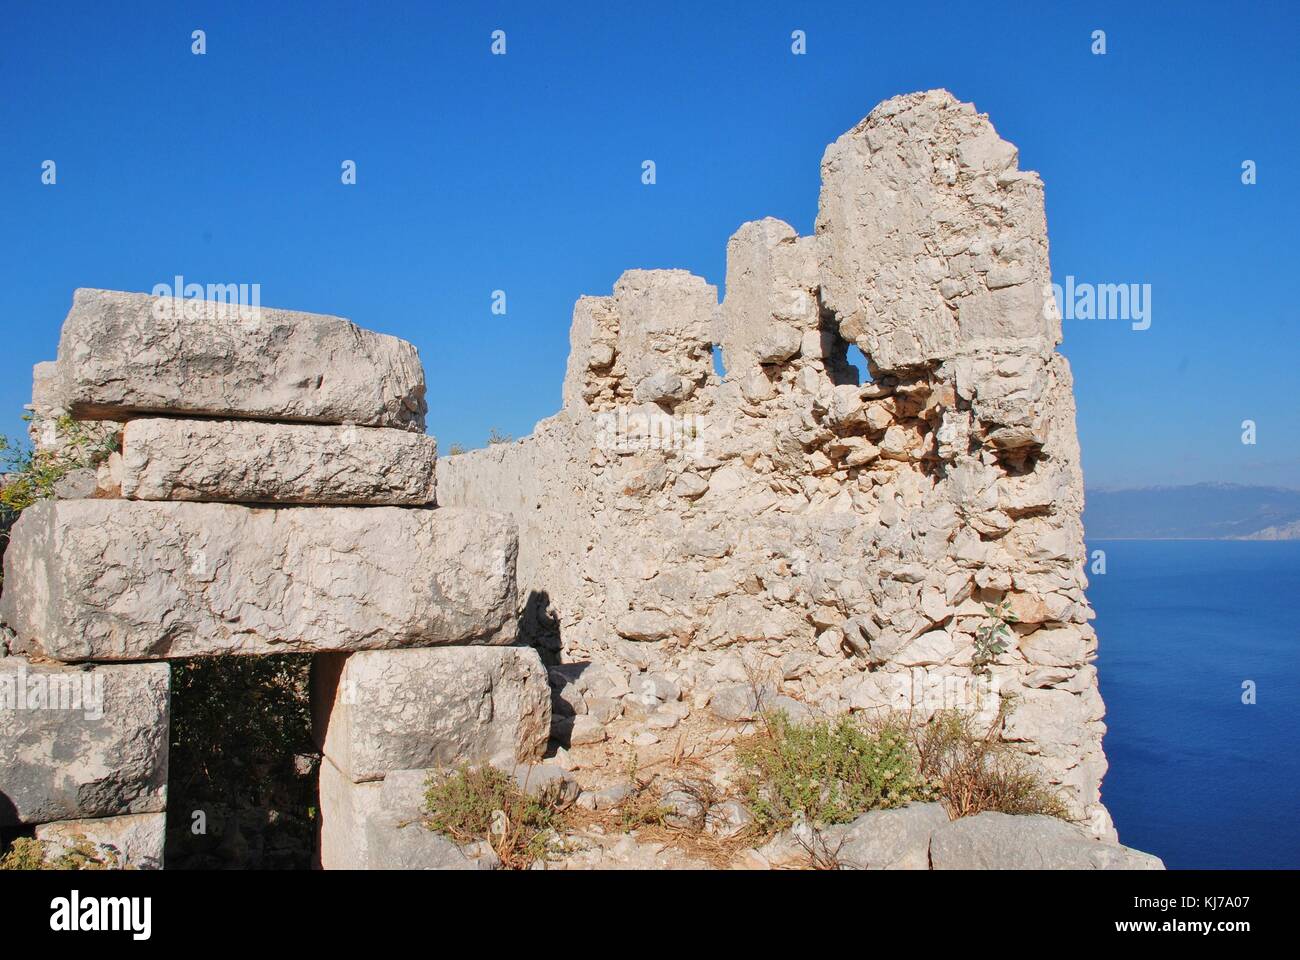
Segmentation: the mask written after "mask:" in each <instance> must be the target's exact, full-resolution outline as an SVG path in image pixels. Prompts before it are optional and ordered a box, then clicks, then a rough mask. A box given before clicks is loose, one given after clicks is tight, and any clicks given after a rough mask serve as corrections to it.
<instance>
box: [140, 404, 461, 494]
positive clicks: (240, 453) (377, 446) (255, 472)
mask: <svg viewBox="0 0 1300 960" xmlns="http://www.w3.org/2000/svg"><path fill="white" fill-rule="evenodd" d="M437 460H438V445H437V442H436V441H435V440H434V439H433V437H430V436H427V435H425V434H422V433H409V432H407V431H405V430H383V429H375V428H372V427H354V426H318V425H313V424H292V423H265V422H258V421H254V420H173V419H153V418H148V419H141V420H132V421H131V422H130V423H128V424H127V425H126V431H125V434H124V439H123V444H122V496H124V497H128V498H130V499H134V500H207V501H219V502H237V503H318V504H379V505H383V504H392V505H404V506H424V505H426V504H431V503H433V500H434V475H435V474H434V471H435V466H436V464H437Z"/></svg>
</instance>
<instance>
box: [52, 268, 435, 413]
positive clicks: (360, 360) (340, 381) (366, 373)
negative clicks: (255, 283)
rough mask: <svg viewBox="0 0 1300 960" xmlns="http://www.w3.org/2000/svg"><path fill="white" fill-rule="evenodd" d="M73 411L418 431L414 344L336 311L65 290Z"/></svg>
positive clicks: (421, 406)
mask: <svg viewBox="0 0 1300 960" xmlns="http://www.w3.org/2000/svg"><path fill="white" fill-rule="evenodd" d="M58 378H59V381H60V386H59V390H60V394H61V396H62V399H63V401H64V403H65V404H66V406H67V409H68V410H69V412H71V413H72V415H73V416H75V417H77V418H78V419H110V420H122V419H125V416H126V415H127V414H141V413H182V414H183V413H189V414H202V415H206V416H218V417H236V418H253V419H263V420H299V421H306V422H316V423H356V424H362V425H366V426H380V427H400V428H402V429H408V430H415V431H417V432H423V430H424V415H425V413H426V412H427V409H428V407H427V404H426V403H425V399H424V370H423V368H422V367H421V366H420V359H419V356H418V355H417V353H416V350H415V347H414V346H412V345H411V344H409V343H406V342H405V341H403V340H399V339H397V338H396V337H390V336H387V335H385V334H380V333H374V332H373V331H370V330H362V329H361V328H359V327H357V326H356V325H355V324H353V323H351V322H350V321H348V320H345V319H343V318H342V317H331V316H325V315H323V314H315V313H299V312H295V311H291V310H276V309H271V308H269V307H258V308H257V309H256V310H255V311H247V310H246V311H242V312H241V311H240V310H239V309H238V308H235V307H227V306H225V305H224V304H220V303H216V302H207V301H197V302H195V301H184V302H182V301H175V300H171V299H170V298H158V297H151V296H148V295H146V294H142V293H122V292H118V291H114V290H87V289H81V290H77V291H76V293H75V294H74V295H73V301H72V310H71V311H70V312H69V313H68V316H67V319H66V320H65V321H64V323H63V334H62V338H61V339H60V341H59V359H58Z"/></svg>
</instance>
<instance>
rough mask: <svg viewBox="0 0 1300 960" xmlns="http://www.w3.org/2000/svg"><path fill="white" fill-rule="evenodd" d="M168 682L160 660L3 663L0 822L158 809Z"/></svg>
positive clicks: (163, 790)
mask: <svg viewBox="0 0 1300 960" xmlns="http://www.w3.org/2000/svg"><path fill="white" fill-rule="evenodd" d="M5 595H6V596H8V595H9V591H8V590H6V594H5ZM170 683H171V668H170V667H169V666H168V665H167V664H165V663H149V664H121V665H112V666H107V665H105V666H96V667H93V668H88V669H77V668H71V667H56V666H48V665H38V664H33V663H29V662H28V661H27V660H26V658H24V657H17V656H15V657H3V658H0V824H2V825H12V824H19V823H48V822H51V821H58V820H78V819H82V818H92V817H118V816H119V815H122V814H136V813H158V812H160V811H162V810H164V809H165V808H166V805H167V804H166V799H167V743H168V730H169V725H170V721H171V693H170Z"/></svg>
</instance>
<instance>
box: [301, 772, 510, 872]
mask: <svg viewBox="0 0 1300 960" xmlns="http://www.w3.org/2000/svg"><path fill="white" fill-rule="evenodd" d="M399 774H400V775H402V776H403V780H402V787H403V789H402V791H401V794H402V796H401V798H400V800H399V802H398V803H396V804H395V803H394V798H393V797H392V796H391V795H390V792H389V790H388V783H387V780H386V779H385V780H368V781H365V782H362V783H354V782H353V781H352V780H351V779H350V778H349V777H348V776H347V775H346V774H344V773H343V772H342V771H340V770H339V769H338V768H336V767H335V766H334V765H333V764H332V763H330V762H329V761H328V760H326V761H325V762H323V763H322V764H321V772H320V812H321V824H320V866H321V868H322V869H324V870H484V869H493V868H495V867H496V866H497V865H498V864H499V861H498V860H497V858H496V856H495V854H493V853H491V851H490V849H482V848H484V847H485V846H486V845H485V844H478V845H471V846H470V847H465V848H462V847H460V846H459V845H457V844H456V843H454V842H453V841H451V840H449V839H448V838H447V837H444V836H442V835H441V834H438V833H434V832H433V831H431V830H429V829H428V827H426V826H425V825H424V824H423V823H421V822H420V821H419V819H418V818H419V814H420V810H421V809H422V807H423V796H422V794H423V782H424V780H425V779H426V777H427V775H428V771H426V770H404V771H393V772H392V773H391V774H390V776H394V775H399ZM417 791H418V794H419V800H418V804H417V805H412V804H411V803H408V802H407V800H408V795H413V794H415V793H416V792H417ZM475 846H477V847H478V848H480V849H475ZM475 854H477V856H476V855H475Z"/></svg>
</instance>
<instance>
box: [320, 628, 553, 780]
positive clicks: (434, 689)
mask: <svg viewBox="0 0 1300 960" xmlns="http://www.w3.org/2000/svg"><path fill="white" fill-rule="evenodd" d="M314 666H315V669H314V671H313V678H312V687H313V690H312V703H313V710H314V712H315V717H314V721H315V722H314V727H315V735H316V738H317V742H318V743H319V745H320V748H321V752H322V753H323V754H324V755H325V757H326V758H327V759H328V760H329V761H330V764H331V765H333V766H334V767H335V768H337V769H338V770H339V771H341V772H342V773H343V774H344V775H345V776H348V777H350V778H351V779H352V780H354V781H357V782H361V781H366V780H378V779H382V778H383V777H384V775H385V774H386V773H388V772H389V771H392V770H408V769H415V768H421V769H424V768H430V767H437V766H453V765H455V764H458V763H462V762H468V763H478V762H484V761H488V760H492V759H495V758H503V759H505V760H508V762H509V763H511V764H514V763H515V762H523V761H527V760H534V759H538V758H540V757H541V755H542V752H543V751H544V750H545V748H546V741H547V738H548V737H549V736H550V729H551V688H550V684H549V682H548V680H547V676H546V669H545V668H544V667H543V666H542V662H541V658H540V657H538V655H537V651H536V650H534V649H532V648H531V647H440V648H432V647H431V648H424V649H419V650H374V651H368V652H362V653H354V654H352V655H351V656H346V655H329V656H322V657H318V658H317V659H316V662H315V665H314Z"/></svg>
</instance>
